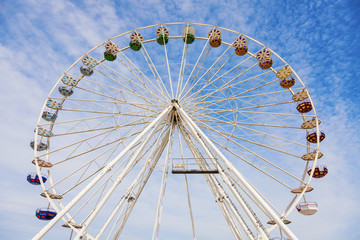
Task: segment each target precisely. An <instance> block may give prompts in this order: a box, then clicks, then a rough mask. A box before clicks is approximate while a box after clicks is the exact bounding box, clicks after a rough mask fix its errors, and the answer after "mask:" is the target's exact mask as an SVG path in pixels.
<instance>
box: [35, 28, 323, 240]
mask: <svg viewBox="0 0 360 240" xmlns="http://www.w3.org/2000/svg"><path fill="white" fill-rule="evenodd" d="M171 25H193V26H206V27H213V28H214V29H215V28H216V29H221V30H225V31H229V32H233V33H236V34H238V35H239V36H240V35H241V36H244V37H246V38H248V39H250V40H252V41H253V42H256V43H257V44H259V45H262V46H263V47H264V48H266V49H268V50H270V51H271V52H272V54H274V55H275V56H276V57H278V58H279V59H280V60H281V61H283V62H284V63H285V64H286V65H287V66H288V67H290V65H289V64H288V63H287V62H286V61H285V60H283V59H282V58H281V57H280V56H279V55H278V54H276V52H274V51H272V50H271V49H270V48H269V47H268V46H266V45H264V44H262V43H260V42H259V41H257V40H255V39H253V38H251V37H249V36H247V35H245V34H242V33H240V32H237V31H234V30H231V29H227V28H223V27H220V26H214V25H210V24H200V23H189V22H176V23H163V24H155V25H151V26H146V27H142V28H137V29H133V30H130V31H128V32H125V33H123V34H120V35H117V36H115V37H113V38H110V39H108V40H106V41H104V42H103V43H101V44H99V45H97V46H96V47H94V48H93V49H91V50H90V51H88V52H87V53H86V54H84V55H83V56H81V57H80V58H79V59H78V60H77V61H76V62H75V63H74V64H73V65H71V66H70V67H69V68H68V70H67V71H65V74H66V73H67V72H68V71H69V70H70V69H72V68H73V67H74V66H75V65H76V64H77V63H78V62H80V61H81V59H82V58H83V57H84V56H86V55H87V54H89V53H91V52H92V51H93V50H95V49H97V48H99V47H100V46H103V45H104V44H105V43H106V42H108V41H111V40H114V39H116V38H119V37H121V36H123V35H127V34H129V33H132V32H137V31H141V30H143V29H146V28H154V27H157V26H171ZM182 37H183V36H169V39H179V38H180V39H181V38H182ZM195 39H199V40H205V41H208V40H209V39H208V38H206V37H198V36H195ZM153 41H156V38H154V39H148V40H145V41H144V42H143V45H145V44H146V43H148V42H153ZM222 44H224V45H226V46H228V49H230V48H231V46H232V43H227V42H222ZM185 47H186V44H184V51H183V55H182V62H181V69H182V70H183V69H184V68H185V64H186V52H185ZM128 48H129V47H128V46H127V47H124V48H122V49H120V51H119V54H123V51H124V50H126V49H128ZM204 49H205V47H204ZM204 49H203V50H202V51H204ZM164 51H165V56H166V57H165V59H166V65H167V70H168V72H169V84H170V92H168V91H167V88H166V87H165V85H164V82H163V81H162V80H161V79H157V78H156V80H157V82H156V84H157V85H156V84H153V87H154V88H155V89H157V90H158V93H161V94H162V96H163V97H164V98H165V99H167V100H168V103H167V106H166V104H165V107H164V108H163V111H162V112H161V114H160V115H159V116H157V117H156V118H155V119H154V120H153V121H152V122H149V123H148V125H147V126H146V128H145V129H143V130H142V131H141V132H139V134H138V135H137V136H136V138H135V139H134V140H133V141H132V142H131V143H130V144H129V145H127V147H126V148H125V149H124V150H123V151H122V152H121V153H119V154H118V155H117V156H116V157H115V158H114V159H113V160H111V161H110V162H109V163H108V164H106V166H105V167H104V168H103V169H102V170H101V171H100V172H99V173H98V175H96V176H95V177H94V178H93V180H91V182H90V183H88V184H87V186H86V187H85V188H83V190H81V191H80V192H79V193H78V194H77V196H76V197H75V198H73V199H72V200H71V201H70V202H69V203H68V204H67V205H66V206H63V205H62V204H61V203H60V201H59V203H60V205H61V207H62V209H58V207H57V206H56V205H55V204H54V203H53V200H52V199H51V198H50V197H49V195H48V193H47V190H48V188H47V187H46V186H45V184H44V182H43V180H42V178H40V183H41V186H42V188H43V190H44V192H45V194H46V197H47V198H48V200H49V202H50V204H51V206H52V207H53V208H54V209H55V210H56V211H57V212H58V213H57V216H56V217H55V218H54V219H52V220H51V221H50V222H49V223H48V224H47V225H46V226H45V227H44V228H43V229H42V230H41V231H40V232H38V233H37V234H36V235H35V236H34V238H33V239H41V238H42V237H43V236H44V235H45V234H46V233H47V232H48V231H49V230H50V229H51V228H52V227H53V226H54V225H55V224H56V223H57V222H58V221H59V220H60V219H63V220H64V221H65V222H67V220H66V219H65V216H67V217H68V218H69V219H71V218H72V217H71V216H70V215H67V214H68V211H69V210H70V209H71V208H72V207H73V206H74V205H75V204H76V203H77V202H78V201H79V200H80V199H81V198H82V197H83V196H84V195H85V194H86V193H87V192H88V191H89V190H90V189H91V188H92V187H93V186H94V185H95V184H96V183H97V182H98V181H99V180H100V179H101V178H102V177H104V176H105V175H106V174H107V173H109V172H111V170H112V168H113V167H114V166H115V164H116V163H117V162H118V161H119V160H120V159H121V158H122V157H123V156H125V155H126V154H127V153H128V152H129V151H131V150H133V147H134V146H136V145H137V144H138V142H139V140H141V139H142V142H141V145H140V147H139V148H138V149H137V151H136V152H135V154H134V155H133V157H132V158H131V160H130V161H129V162H128V164H127V165H126V166H125V168H124V170H123V171H122V174H120V175H119V176H118V177H117V178H116V181H115V182H114V183H113V187H112V188H111V189H110V190H109V191H108V193H107V194H106V195H105V196H104V197H103V199H102V201H101V202H100V203H99V204H98V205H97V206H96V208H95V210H94V212H93V213H92V214H91V215H90V217H89V218H88V219H87V221H86V223H85V224H84V225H83V228H82V229H81V230H79V229H75V228H73V227H72V226H70V227H71V228H72V229H73V230H75V231H76V232H77V237H76V239H81V238H80V237H81V236H83V235H84V234H86V229H87V227H88V226H89V225H90V223H91V222H92V220H93V219H94V218H95V217H96V215H97V213H98V211H99V210H100V209H101V207H102V206H103V205H104V204H105V202H106V200H107V199H108V198H109V197H110V196H111V193H112V191H113V190H114V189H115V188H116V187H117V186H118V184H120V183H121V181H122V179H123V178H124V176H125V175H126V173H127V170H128V169H129V168H131V166H132V164H133V163H134V162H135V161H136V159H137V157H138V156H139V154H141V152H142V150H143V149H144V146H145V145H146V144H147V143H148V142H149V140H150V138H151V137H152V136H154V133H155V132H156V131H157V130H159V126H160V124H161V123H162V122H163V121H164V120H165V119H166V118H168V117H169V115H171V114H174V111H176V112H177V114H178V116H179V118H180V119H181V120H182V121H181V123H182V124H183V125H184V126H186V129H187V130H188V133H186V132H184V129H180V128H179V129H180V132H181V134H182V136H186V134H190V135H191V136H192V138H193V139H194V140H196V141H197V144H199V145H200V146H201V147H202V149H203V150H204V151H205V152H206V154H207V157H208V158H209V159H215V158H214V154H216V156H217V157H218V158H220V159H221V161H222V165H220V164H219V163H218V162H213V164H214V166H216V167H217V168H218V169H217V170H218V171H219V173H220V177H221V179H222V180H223V181H224V182H225V184H226V185H227V186H228V187H229V189H230V190H231V192H232V194H233V195H234V196H235V198H236V200H237V201H238V202H239V203H240V205H241V206H242V208H243V209H244V211H245V212H246V213H247V215H248V217H249V218H250V220H251V222H252V224H253V225H254V226H255V228H256V230H257V232H258V234H259V235H258V238H257V239H268V235H267V234H268V231H271V230H272V229H273V228H275V226H272V227H270V228H269V229H268V230H265V229H263V228H262V227H261V226H260V225H259V224H258V220H257V219H256V218H255V217H254V216H253V214H252V210H251V208H250V207H249V205H247V204H246V202H244V201H243V199H242V197H241V195H239V194H238V192H237V191H236V189H234V188H233V187H232V182H231V179H229V177H228V176H227V175H225V174H224V172H223V169H222V167H226V168H227V169H228V170H229V171H230V172H231V173H232V174H234V176H236V179H237V180H238V181H240V182H241V184H242V185H243V186H244V187H245V188H246V190H247V191H248V192H249V193H250V195H251V196H252V198H253V199H255V203H256V204H258V205H259V208H261V209H263V211H264V212H265V214H266V215H268V216H270V217H271V219H273V220H274V221H275V222H276V225H277V226H278V227H279V228H280V229H281V230H282V231H283V232H284V233H285V234H286V235H287V236H288V237H289V238H290V239H298V238H297V237H296V236H295V235H294V234H293V233H292V231H291V230H290V229H289V228H288V227H287V226H286V225H285V224H284V223H283V219H284V218H285V217H286V216H287V215H289V214H290V212H291V211H292V210H293V209H294V208H295V206H296V205H297V204H298V203H299V201H300V200H301V198H302V197H303V196H304V194H305V192H306V190H307V188H308V187H309V184H310V181H311V179H312V174H311V175H310V177H309V178H308V181H307V182H304V178H303V179H301V184H300V185H301V186H303V188H302V191H301V193H299V194H297V196H296V197H295V198H294V199H293V200H292V204H291V205H289V207H288V208H287V210H286V211H285V212H283V213H282V214H281V216H282V217H281V218H280V217H279V214H277V213H275V212H274V210H273V207H271V206H269V202H268V201H267V200H266V199H264V197H263V196H261V195H260V194H259V193H258V192H257V190H255V189H254V187H253V186H252V185H251V184H249V182H248V181H247V180H246V179H245V178H244V177H243V176H242V174H241V173H240V172H239V171H238V170H237V169H236V168H235V167H234V166H233V164H232V163H231V162H230V161H229V160H228V159H227V158H226V157H225V156H224V155H223V154H222V152H221V151H220V150H219V149H218V148H217V147H216V146H215V144H214V143H213V141H211V140H210V139H209V137H208V136H207V135H206V134H205V133H204V132H203V131H202V130H201V129H200V128H199V127H198V126H197V124H196V123H195V122H194V121H193V120H192V119H191V117H190V116H189V115H188V114H187V113H186V111H185V110H184V109H183V108H182V106H181V104H179V103H178V102H177V101H176V102H174V101H171V100H172V99H179V100H180V99H186V97H187V94H188V93H189V92H190V91H188V92H187V93H185V94H184V92H183V91H181V87H182V86H183V88H182V89H183V90H185V86H186V85H187V84H188V82H185V83H184V82H183V81H182V80H183V78H182V75H181V72H180V73H179V81H178V85H177V88H176V92H175V91H174V89H173V88H174V86H173V83H172V80H171V74H170V67H169V66H170V63H169V59H168V55H167V52H166V51H167V50H166V44H164ZM145 52H146V50H145ZM146 54H147V53H146ZM223 54H224V53H223ZM247 54H248V55H249V57H255V55H254V54H252V53H251V52H248V53H247ZM200 56H201V55H200ZM219 58H220V57H219ZM124 59H126V56H125V58H124ZM148 60H149V61H150V62H148V64H149V68H152V67H153V68H154V71H156V67H155V66H154V65H153V63H152V62H151V58H148ZM199 60H200V57H199V59H198V61H199ZM128 61H129V62H131V60H129V59H128ZM217 61H218V60H217ZM196 64H197V63H196ZM214 64H215V63H214ZM124 65H125V64H124ZM128 66H131V63H130V64H129V65H128ZM133 66H135V65H133ZM290 68H291V67H290ZM271 70H272V71H273V72H274V73H276V71H275V70H274V69H271ZM129 71H133V70H132V69H129ZM134 71H136V69H134ZM219 71H220V70H219ZM292 72H293V74H294V75H295V76H296V78H297V80H299V81H300V83H301V84H302V85H303V89H305V90H306V91H307V89H306V87H305V85H304V84H303V82H302V81H301V79H300V77H299V76H298V75H297V74H296V72H295V71H294V70H293V69H292ZM140 73H141V71H140ZM61 79H62V78H60V79H59V80H58V81H57V83H56V84H55V85H54V87H53V89H52V90H51V92H50V93H49V96H48V98H47V99H49V98H50V96H51V94H52V92H54V91H55V90H56V87H57V86H58V84H59V83H60V82H61ZM137 79H138V81H139V82H142V83H144V86H143V88H144V89H145V90H148V91H150V89H149V88H147V87H146V84H150V83H151V81H150V80H148V81H147V82H146V84H145V81H143V78H140V77H138V78H137ZM133 83H134V84H138V83H135V82H133ZM289 90H290V92H291V93H292V94H294V91H293V90H292V89H289ZM174 92H175V93H174ZM307 92H308V91H307ZM133 94H134V95H137V97H140V98H142V99H145V98H146V97H144V96H141V95H140V94H136V93H133ZM151 95H152V96H153V97H154V98H155V99H158V101H159V103H160V101H161V100H160V99H159V97H158V96H157V94H156V93H151ZM308 95H309V96H308V97H309V101H310V102H311V104H312V106H313V111H314V117H315V119H316V130H315V131H316V133H317V140H318V141H317V144H316V147H314V148H312V149H314V150H315V151H316V156H315V159H314V161H313V167H312V173H313V172H314V169H315V166H316V163H317V160H318V153H319V152H318V151H319V142H320V141H319V136H320V129H319V121H318V118H317V114H316V109H315V105H314V103H313V100H312V99H311V97H310V94H308ZM63 101H65V98H63V99H62V102H63ZM145 101H147V99H145ZM179 102H181V101H179ZM45 108H46V101H45V104H44V105H43V107H42V110H41V112H40V116H39V118H38V124H37V127H36V129H35V131H36V132H37V131H38V128H39V127H40V124H39V123H40V121H41V115H42V112H43V111H44V110H45ZM144 108H146V106H145V105H144ZM303 118H304V120H305V117H303ZM53 126H54V124H53V123H51V124H50V130H52V128H53ZM147 134H148V136H146V135H147ZM170 135H171V130H169V132H168V133H167V135H166V136H165V137H164V138H163V141H162V142H161V144H160V145H159V146H160V148H159V149H158V150H159V152H160V154H158V155H156V156H155V155H154V156H155V157H154V158H156V159H157V160H158V159H159V158H160V156H161V153H162V152H163V151H164V149H165V146H166V144H167V142H166V141H165V140H166V139H168V140H169V137H170ZM179 136H180V135H179ZM160 137H161V136H159V138H158V139H157V142H160ZM38 138H39V136H38V135H37V134H35V139H34V142H35V147H34V155H35V158H37V157H38V152H37V144H38ZM187 141H188V144H190V145H189V146H191V140H189V139H187ZM47 144H48V145H49V144H50V139H49V138H47ZM47 151H49V149H47ZM193 154H195V155H196V149H193ZM46 156H48V155H46ZM47 161H49V159H47ZM214 161H215V160H214ZM35 163H36V170H37V174H38V175H39V176H41V167H40V166H39V165H38V162H35ZM149 164H150V162H149ZM146 166H149V165H146ZM206 178H207V179H208V181H209V182H211V181H212V182H214V181H217V180H216V178H214V177H213V176H212V175H207V176H206ZM50 180H51V181H52V179H51V178H50ZM135 181H136V180H135ZM165 182H166V180H165ZM52 184H53V183H52ZM165 184H166V183H165ZM284 184H285V183H284ZM213 188H218V189H217V190H218V191H221V192H223V190H222V189H221V188H219V187H218V186H216V185H214V186H213ZM53 191H55V189H54V188H53ZM54 193H56V192H54ZM224 194H226V193H224ZM159 199H161V193H160V196H159ZM225 199H226V201H228V199H227V198H225ZM228 203H229V202H228ZM220 205H221V204H220ZM228 206H231V204H228ZM220 208H221V210H222V212H223V213H224V216H229V217H228V218H227V219H226V220H227V222H228V223H229V226H230V227H231V226H232V227H231V228H232V232H233V234H234V236H235V238H238V239H244V238H243V236H242V235H241V233H240V232H239V231H238V230H237V228H236V225H235V223H234V219H232V218H231V217H230V213H229V212H230V211H232V212H234V211H235V209H229V208H226V207H224V206H220ZM113 213H114V214H115V213H116V212H115V211H114V212H113ZM113 217H114V216H113V215H112V216H111V217H110V219H112V218H113ZM235 217H236V220H237V221H238V222H239V223H240V225H241V227H242V228H243V231H244V232H245V233H246V235H247V237H248V238H249V239H255V237H254V235H253V234H252V233H251V231H250V230H249V228H248V227H247V225H246V223H245V222H244V221H243V220H242V219H241V216H238V215H236V214H235ZM107 224H108V223H107V222H106V223H105V225H104V226H107ZM155 229H156V226H155ZM157 230H158V229H157ZM103 231H104V229H102V230H101V231H100V233H99V235H98V236H96V238H94V239H99V238H100V237H101V233H102V232H103ZM154 232H155V231H154ZM88 237H89V239H92V237H91V236H88ZM153 238H154V236H153Z"/></svg>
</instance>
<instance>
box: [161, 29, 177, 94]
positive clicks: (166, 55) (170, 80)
mask: <svg viewBox="0 0 360 240" xmlns="http://www.w3.org/2000/svg"><path fill="white" fill-rule="evenodd" d="M163 41H164V42H165V36H164V35H163ZM164 54H165V60H166V67H167V72H168V77H169V84H170V90H171V91H170V92H171V99H174V89H173V83H172V78H171V73H170V65H169V58H168V54H167V50H166V44H164Z"/></svg>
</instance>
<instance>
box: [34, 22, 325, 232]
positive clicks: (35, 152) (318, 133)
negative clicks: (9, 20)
mask: <svg viewBox="0 0 360 240" xmlns="http://www.w3.org/2000/svg"><path fill="white" fill-rule="evenodd" d="M176 24H192V25H199V26H208V27H214V28H219V29H222V30H227V31H230V30H228V29H226V28H222V27H219V26H215V25H210V24H199V23H188V22H187V23H183V22H179V23H164V24H156V25H150V26H146V27H142V28H136V29H133V30H130V31H128V32H125V33H123V34H120V35H117V36H115V37H113V38H110V39H109V40H106V41H104V42H103V43H101V44H99V45H97V46H96V47H94V48H92V49H91V50H89V51H88V52H86V53H85V54H84V55H83V56H81V57H80V58H79V59H78V60H77V61H76V62H75V63H74V64H72V65H71V66H70V67H69V68H68V69H67V70H66V71H65V72H64V74H63V75H62V76H61V77H60V78H59V80H58V81H57V83H56V84H55V85H54V87H53V89H52V90H51V91H50V93H49V95H48V97H47V98H46V100H45V103H44V105H43V107H42V110H41V112H40V116H39V118H38V123H37V127H36V129H35V131H36V132H37V131H38V129H39V126H40V124H39V123H40V121H41V114H42V112H43V111H44V110H45V108H46V101H47V100H48V99H50V96H51V94H52V93H53V92H54V91H55V90H56V87H57V86H58V85H59V83H60V82H61V79H62V77H63V76H64V75H65V74H67V73H68V72H69V70H70V69H72V68H73V67H74V66H75V65H76V64H77V63H79V62H80V61H81V60H82V59H83V57H84V56H87V55H88V54H90V53H91V52H92V51H94V50H95V49H97V48H99V47H101V46H103V45H105V44H106V43H107V42H108V41H111V40H114V39H116V38H118V37H121V36H124V35H126V34H128V33H131V32H136V31H138V30H142V29H145V28H153V27H156V26H167V25H176ZM231 32H234V33H238V34H240V35H243V36H246V37H247V38H249V39H251V40H252V41H255V42H257V43H258V44H260V45H262V46H263V47H264V48H266V49H268V50H270V51H271V52H272V53H273V54H274V55H276V56H277V57H278V58H279V59H280V60H282V61H283V62H284V63H285V65H287V66H288V67H290V68H291V66H290V65H288V64H287V63H286V62H285V61H284V60H283V59H282V58H281V57H280V56H278V55H277V54H276V52H274V51H273V50H271V49H270V48H268V47H267V46H266V45H264V44H262V43H260V42H258V41H257V40H255V39H252V38H251V37H249V36H247V35H245V34H241V33H239V32H236V31H233V30H231ZM169 38H170V39H172V38H182V37H181V36H173V37H169ZM195 38H196V39H199V40H208V38H202V37H195ZM154 41H156V38H155V39H150V40H148V41H144V44H146V43H148V42H154ZM223 44H224V45H228V46H229V47H230V46H231V45H232V44H231V43H226V42H223ZM127 48H129V47H125V48H122V49H121V51H123V50H126V49H127ZM291 69H292V68H291ZM292 70H293V69H292ZM293 73H294V75H295V76H296V77H297V80H299V81H300V83H301V84H302V86H303V88H302V89H304V90H305V91H307V92H308V90H307V88H306V86H305V85H304V84H303V82H302V80H301V79H300V77H299V76H298V75H297V74H296V72H295V71H294V70H293ZM308 95H309V96H308V99H309V101H310V102H311V104H312V106H313V111H314V116H315V118H316V119H317V114H316V110H315V105H314V104H313V100H312V98H311V96H310V94H308ZM63 99H66V97H64V98H63ZM304 119H305V118H304ZM53 127H54V123H50V130H52V128H53ZM316 132H317V136H318V138H319V135H320V130H319V124H318V122H316ZM34 141H35V148H34V155H35V159H38V157H37V148H36V144H37V142H38V135H37V134H36V133H35V139H34ZM47 141H48V143H49V138H47ZM48 145H49V144H48ZM47 151H48V150H47ZM315 151H316V156H315V159H314V161H313V162H314V164H313V169H314V168H315V165H316V162H317V160H318V152H319V141H317V148H316V149H315ZM35 165H36V169H37V172H38V174H40V176H41V171H40V166H39V165H38V162H37V161H36V164H35ZM311 178H312V176H310V177H309V178H308V182H307V183H305V188H304V189H303V190H302V192H301V193H300V195H299V197H298V198H297V199H298V201H300V199H301V198H302V196H303V195H304V194H305V192H306V190H307V187H308V185H309V183H310V181H311ZM50 180H51V181H52V177H51V175H50ZM41 182H42V181H41ZM41 186H42V188H43V190H44V191H46V190H47V188H45V185H44V183H42V184H41ZM53 190H55V189H54V188H53ZM46 196H47V198H48V200H49V202H50V203H52V202H53V200H52V199H51V198H50V197H49V195H48V194H46ZM298 201H297V202H298ZM59 202H61V201H59ZM297 202H296V201H295V202H294V203H293V204H292V206H291V207H290V209H291V211H292V210H293V209H294V208H295V205H296V204H297ZM52 205H53V204H52ZM54 205H55V204H54ZM55 209H56V208H55ZM291 211H290V210H289V211H287V212H285V213H284V214H283V216H284V217H286V216H287V215H288V214H290V212H291ZM70 227H71V226H70Z"/></svg>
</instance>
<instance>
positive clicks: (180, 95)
mask: <svg viewBox="0 0 360 240" xmlns="http://www.w3.org/2000/svg"><path fill="white" fill-rule="evenodd" d="M208 43H209V40H207V41H206V42H205V44H204V47H203V49H202V51H201V53H200V55H199V57H198V58H197V60H196V63H195V65H194V66H193V68H192V70H191V73H190V75H189V77H188V78H187V80H186V82H185V84H184V86H183V88H182V89H180V90H179V92H180V94H179V97H178V99H180V101H181V100H182V99H183V98H184V97H182V94H183V93H184V91H185V89H186V86H187V85H188V84H189V82H190V79H191V78H192V76H193V74H194V72H195V71H196V70H197V69H198V71H197V72H195V75H194V77H193V78H194V79H196V78H197V75H198V74H199V72H200V70H201V68H202V66H203V64H204V62H205V60H206V58H207V55H208V54H209V52H210V48H209V47H208ZM207 47H208V48H207ZM206 49H207V51H206V53H205V50H206ZM204 53H205V54H204ZM201 60H202V61H201ZM200 61H201V62H200ZM199 63H200V66H199ZM191 85H192V84H190V87H191ZM186 93H187V92H186Z"/></svg>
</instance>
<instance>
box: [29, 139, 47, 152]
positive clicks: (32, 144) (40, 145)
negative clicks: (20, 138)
mask: <svg viewBox="0 0 360 240" xmlns="http://www.w3.org/2000/svg"><path fill="white" fill-rule="evenodd" d="M30 147H31V148H32V149H34V148H35V141H34V140H31V141H30ZM46 149H47V145H46V143H43V142H40V141H39V143H38V144H37V151H44V150H46Z"/></svg>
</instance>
